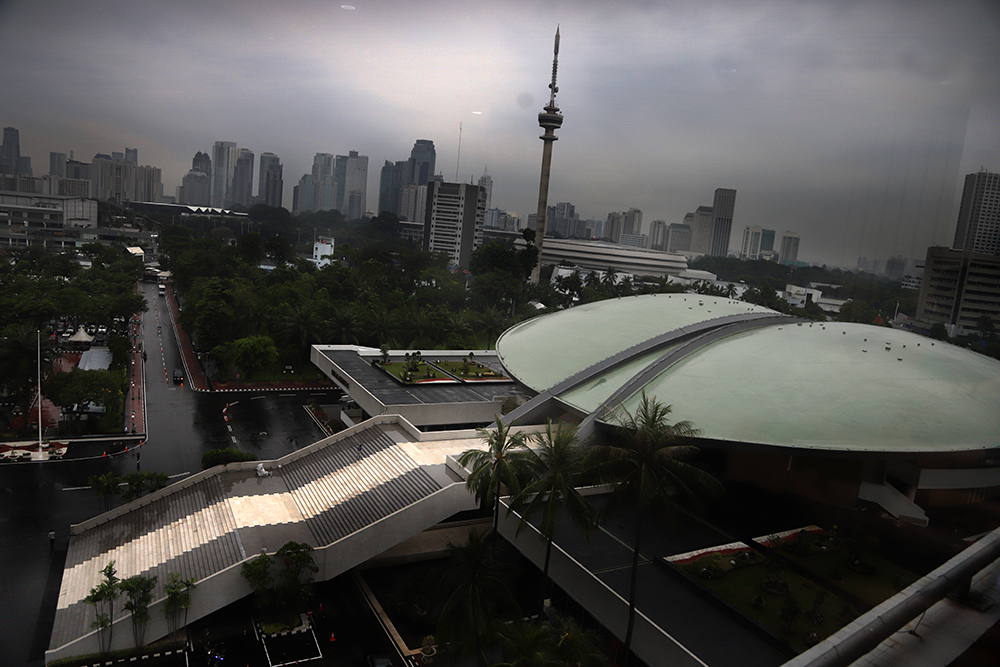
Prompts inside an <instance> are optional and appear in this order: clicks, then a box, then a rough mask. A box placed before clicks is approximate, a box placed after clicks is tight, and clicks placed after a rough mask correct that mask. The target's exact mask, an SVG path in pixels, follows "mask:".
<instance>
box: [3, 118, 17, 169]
mask: <svg viewBox="0 0 1000 667" xmlns="http://www.w3.org/2000/svg"><path fill="white" fill-rule="evenodd" d="M20 158H21V136H20V133H18V131H17V128H16V127H5V128H4V129H3V146H2V147H0V174H14V175H16V174H17V173H18V172H17V166H18V165H17V163H18V161H19V160H20Z"/></svg>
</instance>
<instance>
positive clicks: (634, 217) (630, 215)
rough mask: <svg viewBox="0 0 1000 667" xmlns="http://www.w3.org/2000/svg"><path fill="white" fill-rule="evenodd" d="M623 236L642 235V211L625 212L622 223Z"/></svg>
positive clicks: (634, 209) (633, 209)
mask: <svg viewBox="0 0 1000 667" xmlns="http://www.w3.org/2000/svg"><path fill="white" fill-rule="evenodd" d="M622 234H633V235H639V234H642V211H640V210H639V209H637V208H630V209H629V210H627V211H625V213H624V217H623V221H622Z"/></svg>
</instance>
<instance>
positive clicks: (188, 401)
mask: <svg viewBox="0 0 1000 667" xmlns="http://www.w3.org/2000/svg"><path fill="white" fill-rule="evenodd" d="M142 287H143V290H144V292H145V296H146V300H147V302H148V303H149V311H148V312H147V313H146V314H145V315H144V318H143V330H142V337H143V347H144V349H145V350H146V353H147V360H146V362H145V387H146V400H145V414H146V427H147V432H148V434H149V435H148V438H147V440H146V443H145V444H144V445H143V446H142V448H141V450H140V451H141V459H140V461H139V463H140V464H141V467H142V469H143V470H151V471H158V472H165V473H167V474H168V475H172V476H182V475H183V474H184V473H194V472H198V471H199V470H201V455H202V454H203V453H204V452H205V451H207V450H209V449H214V448H218V447H226V446H235V447H239V448H240V449H242V450H244V451H248V452H253V453H254V454H257V456H258V457H260V458H262V459H270V458H276V457H279V456H282V455H284V454H287V453H289V452H292V451H294V450H295V449H298V448H300V447H302V446H305V445H307V444H309V443H311V442H314V441H315V440H318V439H319V438H320V437H322V432H321V431H320V429H319V427H317V426H316V425H315V424H314V423H313V421H312V419H311V418H310V417H309V415H308V414H307V413H306V411H305V410H304V409H303V406H304V405H305V404H306V403H307V402H308V400H309V399H311V398H313V399H316V400H318V401H319V402H321V403H330V402H334V401H335V400H336V392H280V393H269V394H266V395H264V394H255V393H253V392H243V393H238V394H209V393H202V392H194V391H191V390H190V389H189V388H188V387H187V386H186V385H179V384H174V383H173V381H172V379H171V377H170V376H171V374H172V373H173V369H174V368H177V367H180V362H179V360H180V355H179V354H178V350H177V344H176V342H175V341H174V339H173V336H172V334H171V329H170V325H169V320H168V319H167V317H166V312H165V310H164V309H165V304H164V301H163V298H162V297H158V296H157V294H156V288H155V286H153V285H145V284H144V285H143V286H142ZM157 319H159V320H160V322H161V325H160V331H159V332H157ZM161 348H162V351H161ZM164 371H166V376H165V374H164ZM227 403H230V407H229V408H228V410H226V412H225V413H223V408H225V407H226V404H227ZM226 415H228V417H229V421H228V422H227V421H226V420H225V416H226ZM88 446H89V447H91V448H94V449H95V451H98V452H99V451H100V445H97V444H94V445H88ZM136 463H137V462H136V452H135V450H133V451H132V452H130V453H129V454H126V455H124V456H117V457H108V458H106V459H96V460H75V461H74V460H66V461H53V462H46V463H20V464H8V465H3V466H0V570H2V572H3V575H2V576H0V627H2V628H3V632H2V635H0V636H2V637H3V641H2V643H3V649H2V650H0V666H5V665H25V664H32V665H41V664H43V656H44V651H45V649H46V648H48V640H49V634H50V632H51V627H52V616H53V613H54V609H55V603H56V597H57V595H58V592H59V582H60V578H61V576H62V565H63V561H64V559H65V554H66V552H65V549H66V545H67V541H68V532H69V526H70V525H72V524H74V523H79V522H81V521H84V520H85V519H88V518H90V517H92V516H94V515H96V514H98V513H99V512H100V508H99V506H98V501H97V498H96V497H95V495H94V493H93V491H91V490H89V489H86V488H80V487H85V486H86V485H87V478H88V477H90V476H91V475H99V474H102V473H104V472H107V471H109V470H111V471H114V472H115V473H117V474H124V473H126V472H130V471H132V470H135V469H136ZM50 528H53V529H55V531H56V533H57V536H58V537H57V540H56V550H55V551H54V552H51V553H50V551H49V544H48V539H47V537H46V536H47V534H48V531H49V529H50Z"/></svg>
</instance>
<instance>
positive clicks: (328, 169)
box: [312, 153, 336, 180]
mask: <svg viewBox="0 0 1000 667" xmlns="http://www.w3.org/2000/svg"><path fill="white" fill-rule="evenodd" d="M335 160H336V158H334V156H333V154H332V153H316V155H315V156H313V168H312V175H313V176H314V177H315V178H316V180H320V179H322V178H324V177H327V176H328V177H330V178H331V179H332V178H333V177H334V174H333V171H334V162H335Z"/></svg>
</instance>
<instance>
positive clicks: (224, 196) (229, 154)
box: [211, 141, 240, 208]
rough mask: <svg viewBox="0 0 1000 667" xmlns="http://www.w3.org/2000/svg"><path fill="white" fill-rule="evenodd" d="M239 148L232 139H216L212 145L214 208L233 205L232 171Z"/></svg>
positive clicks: (234, 167)
mask: <svg viewBox="0 0 1000 667" xmlns="http://www.w3.org/2000/svg"><path fill="white" fill-rule="evenodd" d="M239 157H240V149H239V148H238V147H237V146H236V143H235V142H233V141H216V142H215V145H214V146H212V202H211V205H212V206H213V207H214V208H229V207H230V206H232V205H233V172H234V171H236V161H237V160H238V159H239Z"/></svg>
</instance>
